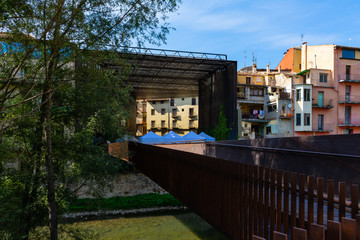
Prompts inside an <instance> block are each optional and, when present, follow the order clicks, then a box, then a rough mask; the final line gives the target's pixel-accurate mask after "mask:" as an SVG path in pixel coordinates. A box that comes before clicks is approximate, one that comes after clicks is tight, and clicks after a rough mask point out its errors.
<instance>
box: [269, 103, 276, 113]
mask: <svg viewBox="0 0 360 240" xmlns="http://www.w3.org/2000/svg"><path fill="white" fill-rule="evenodd" d="M268 112H276V104H272V105H269V106H268Z"/></svg>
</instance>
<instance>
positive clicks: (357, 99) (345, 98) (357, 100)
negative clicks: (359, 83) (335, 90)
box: [339, 94, 360, 104]
mask: <svg viewBox="0 0 360 240" xmlns="http://www.w3.org/2000/svg"><path fill="white" fill-rule="evenodd" d="M339 103H340V104H344V103H349V104H360V96H358V95H351V94H346V95H342V96H339Z"/></svg>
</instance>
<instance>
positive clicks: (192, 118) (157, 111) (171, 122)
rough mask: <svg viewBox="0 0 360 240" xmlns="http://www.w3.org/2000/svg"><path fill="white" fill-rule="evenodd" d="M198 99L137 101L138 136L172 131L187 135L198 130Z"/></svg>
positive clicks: (163, 133)
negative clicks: (150, 132)
mask: <svg viewBox="0 0 360 240" xmlns="http://www.w3.org/2000/svg"><path fill="white" fill-rule="evenodd" d="M198 101H199V99H198V97H186V98H161V99H143V100H137V101H136V102H137V115H136V126H137V127H136V128H137V131H136V136H142V135H145V134H146V133H147V132H149V131H153V132H155V133H157V134H158V135H162V136H163V135H165V134H166V133H168V132H169V131H170V130H172V131H174V132H176V133H177V134H179V135H185V134H187V133H189V132H190V131H196V130H197V128H198V124H199V121H198V118H199V117H198Z"/></svg>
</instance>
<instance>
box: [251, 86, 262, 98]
mask: <svg viewBox="0 0 360 240" xmlns="http://www.w3.org/2000/svg"><path fill="white" fill-rule="evenodd" d="M250 96H260V97H261V96H264V89H263V88H258V87H251V88H250Z"/></svg>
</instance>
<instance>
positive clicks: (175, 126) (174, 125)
mask: <svg viewBox="0 0 360 240" xmlns="http://www.w3.org/2000/svg"><path fill="white" fill-rule="evenodd" d="M172 127H173V128H177V124H176V120H173V122H172Z"/></svg>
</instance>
